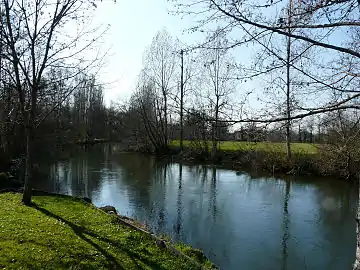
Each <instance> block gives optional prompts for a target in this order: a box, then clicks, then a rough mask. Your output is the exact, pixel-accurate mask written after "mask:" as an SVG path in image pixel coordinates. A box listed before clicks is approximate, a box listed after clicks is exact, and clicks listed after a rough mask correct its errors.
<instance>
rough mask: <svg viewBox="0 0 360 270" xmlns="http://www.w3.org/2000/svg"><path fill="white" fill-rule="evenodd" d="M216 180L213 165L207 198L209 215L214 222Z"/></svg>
mask: <svg viewBox="0 0 360 270" xmlns="http://www.w3.org/2000/svg"><path fill="white" fill-rule="evenodd" d="M216 181H217V174H216V167H215V166H213V167H212V176H211V184H210V187H211V189H210V190H211V193H210V194H211V195H210V199H209V206H210V209H211V210H210V211H211V216H212V218H213V220H214V222H216V209H217V208H216Z"/></svg>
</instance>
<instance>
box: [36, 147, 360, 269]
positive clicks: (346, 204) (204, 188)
mask: <svg viewBox="0 0 360 270" xmlns="http://www.w3.org/2000/svg"><path fill="white" fill-rule="evenodd" d="M38 187H39V188H43V189H46V190H49V191H55V192H60V193H65V194H71V195H76V196H87V197H90V198H91V199H92V200H93V202H94V203H95V204H96V205H104V204H111V205H114V206H115V207H116V208H117V209H118V210H119V212H120V213H122V214H126V215H130V216H134V217H136V218H138V219H139V220H141V221H142V222H144V223H147V224H148V226H149V227H150V228H151V229H152V230H153V231H154V232H156V233H158V234H161V233H166V234H168V235H170V236H171V237H172V238H173V239H174V240H175V241H182V242H185V243H190V244H191V245H193V246H195V247H197V248H201V249H203V250H204V252H205V253H206V255H208V256H209V257H210V258H211V259H212V260H213V261H214V262H215V263H216V264H218V265H219V266H221V267H222V268H223V269H239V265H241V269H279V268H281V269H350V267H351V263H352V261H353V258H354V255H355V254H354V253H355V244H356V243H355V220H354V215H355V209H356V198H357V188H356V187H355V188H354V187H352V186H351V185H348V184H346V183H341V182H332V181H314V180H313V179H297V180H296V181H295V180H293V179H287V180H281V179H275V178H264V177H259V176H257V177H255V178H254V177H251V176H249V175H248V174H242V173H238V174H236V173H235V172H234V171H230V170H222V169H217V168H216V167H211V166H210V167H209V166H185V165H181V164H167V163H164V162H157V161H156V160H155V159H154V158H152V157H148V156H142V155H137V154H133V153H121V152H120V151H119V149H117V147H116V146H115V145H107V146H105V147H95V148H91V149H86V150H83V151H78V152H76V153H74V154H72V155H71V156H70V157H69V158H68V159H66V160H63V161H61V162H57V163H55V164H54V165H53V166H51V168H50V169H49V177H48V178H45V179H43V181H41V182H39V183H38Z"/></svg>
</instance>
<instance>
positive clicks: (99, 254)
mask: <svg viewBox="0 0 360 270" xmlns="http://www.w3.org/2000/svg"><path fill="white" fill-rule="evenodd" d="M33 201H34V205H33V206H32V207H27V206H24V205H23V204H22V203H21V195H20V194H15V193H3V194H0V268H1V269H2V268H5V269H64V268H65V269H199V265H195V263H194V262H191V261H189V260H187V259H186V258H184V257H180V256H175V255H174V254H173V253H172V252H171V251H170V250H168V249H164V248H161V247H159V246H158V245H156V241H154V239H153V238H152V237H151V236H149V235H147V234H145V233H142V232H139V231H135V230H132V229H131V228H130V227H127V226H125V225H121V224H117V223H116V222H114V217H112V216H111V215H108V214H106V213H104V212H103V211H101V210H99V209H97V208H96V207H94V206H93V205H91V204H87V203H85V202H84V201H82V200H80V199H76V198H72V197H67V196H36V197H34V199H33ZM184 247H185V246H184ZM187 248H188V247H187ZM188 249H189V250H191V248H188ZM194 252H195V253H196V251H194ZM187 253H189V252H187ZM190 255H191V254H190ZM191 257H192V258H195V259H197V257H199V256H191ZM200 257H201V256H200ZM197 261H198V262H199V263H200V264H202V265H206V266H208V265H210V264H209V262H207V260H206V259H203V258H201V259H200V260H198V259H197Z"/></svg>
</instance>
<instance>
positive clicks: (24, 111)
mask: <svg viewBox="0 0 360 270" xmlns="http://www.w3.org/2000/svg"><path fill="white" fill-rule="evenodd" d="M2 5H3V8H4V13H5V15H4V17H5V18H4V26H3V27H1V30H2V32H1V36H2V38H3V41H4V42H3V43H2V46H3V48H2V49H3V51H2V58H3V59H5V60H6V62H7V63H8V67H9V68H8V70H7V71H6V72H7V73H8V74H10V78H11V80H12V84H13V85H14V90H15V91H16V95H17V97H18V101H19V111H20V115H21V119H20V120H21V123H22V126H23V129H24V137H25V142H26V143H25V145H26V150H25V153H26V154H25V157H26V158H25V173H24V181H25V185H24V194H23V202H24V204H27V205H28V204H30V203H31V194H32V192H31V190H32V176H31V172H32V163H33V155H34V144H33V142H34V131H35V129H36V127H37V125H38V124H39V121H41V120H42V119H43V116H39V114H38V101H39V98H40V97H39V94H40V92H41V90H42V89H43V88H44V85H43V81H44V80H43V78H44V77H45V76H46V74H47V73H48V72H49V70H50V69H51V68H52V67H62V68H63V69H65V68H66V69H67V70H68V71H69V73H70V74H71V75H70V77H74V76H75V74H77V73H78V72H79V71H81V70H84V69H85V68H86V67H89V66H90V65H91V64H93V63H94V62H93V61H89V60H88V59H86V58H85V54H84V51H85V50H86V49H91V44H94V41H95V40H97V39H98V38H99V34H97V33H96V31H95V30H94V29H89V27H87V25H86V24H85V21H86V16H85V15H83V14H85V13H83V11H85V10H88V9H89V7H90V6H91V2H87V1H81V0H58V1H50V0H36V1H30V0H26V1H24V0H22V1H20V0H19V1H17V0H12V1H10V0H4V1H2ZM87 14H88V13H87ZM84 20H85V21H84ZM74 23H75V24H78V25H79V28H78V29H80V30H79V32H77V31H72V32H71V31H68V33H69V35H68V36H67V37H64V36H63V35H62V32H63V31H66V30H69V29H70V28H71V25H72V24H74ZM89 36H91V37H92V38H91V41H90V42H84V43H83V44H81V41H83V40H84V38H85V37H89ZM79 43H80V45H79ZM86 60H88V61H86ZM84 63H85V64H84ZM53 83H59V82H58V81H57V82H53ZM45 115H46V114H45Z"/></svg>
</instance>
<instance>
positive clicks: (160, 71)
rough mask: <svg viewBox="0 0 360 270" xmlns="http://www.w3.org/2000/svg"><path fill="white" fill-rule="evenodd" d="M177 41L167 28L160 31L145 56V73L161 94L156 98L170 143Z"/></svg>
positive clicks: (164, 136)
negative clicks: (171, 97) (169, 123)
mask: <svg viewBox="0 0 360 270" xmlns="http://www.w3.org/2000/svg"><path fill="white" fill-rule="evenodd" d="M175 49H176V48H175V43H174V41H173V39H172V37H171V36H170V34H169V33H168V32H167V31H166V30H162V31H161V32H158V33H157V34H156V36H155V37H154V39H153V41H152V43H151V45H150V47H149V48H148V50H147V51H146V52H145V56H144V66H145V68H144V74H145V75H146V76H147V79H148V80H149V81H151V82H153V84H154V87H155V90H156V92H158V93H159V94H160V95H159V97H158V98H157V100H156V103H157V104H156V106H157V107H158V108H159V109H160V110H159V112H158V113H159V121H160V125H161V129H162V133H161V136H163V139H164V144H165V145H167V143H168V136H169V134H168V133H169V130H168V121H169V102H170V94H171V91H172V90H174V89H175V88H176V85H177V83H176V80H175V63H176V61H175V54H174V52H175Z"/></svg>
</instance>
